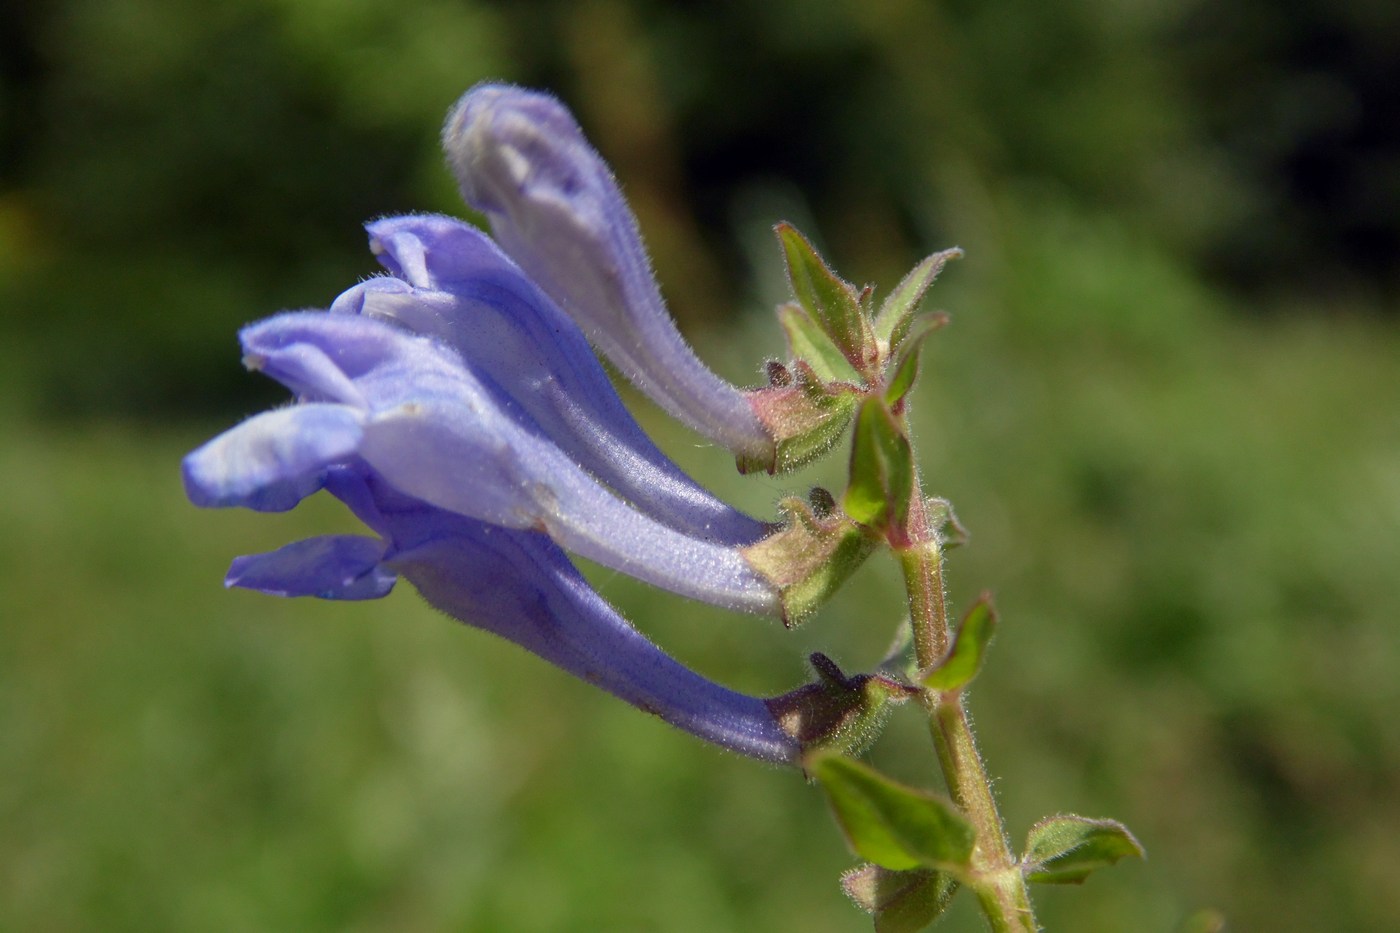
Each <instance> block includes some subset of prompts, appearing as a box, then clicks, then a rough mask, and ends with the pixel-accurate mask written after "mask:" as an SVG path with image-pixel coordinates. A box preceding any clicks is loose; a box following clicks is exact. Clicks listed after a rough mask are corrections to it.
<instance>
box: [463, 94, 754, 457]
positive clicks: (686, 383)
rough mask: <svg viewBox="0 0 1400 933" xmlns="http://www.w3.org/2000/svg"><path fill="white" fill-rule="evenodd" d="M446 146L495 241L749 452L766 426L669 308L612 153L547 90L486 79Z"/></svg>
mask: <svg viewBox="0 0 1400 933" xmlns="http://www.w3.org/2000/svg"><path fill="white" fill-rule="evenodd" d="M443 147H444V150H445V151H446V153H447V159H448V163H449V164H450V165H451V167H452V170H453V172H454V173H455V174H456V176H457V180H458V183H459V185H460V187H461V191H462V196H463V197H464V198H465V199H466V201H467V203H468V204H469V205H471V206H472V207H473V208H475V209H477V210H480V211H482V212H484V213H485V214H486V215H487V218H488V220H489V221H490V223H491V231H492V234H493V236H494V238H495V240H496V242H497V243H498V244H500V247H501V249H503V250H504V251H505V252H506V254H507V255H509V256H510V257H511V259H513V260H514V261H515V262H516V263H517V264H518V265H519V266H520V268H521V269H523V270H524V271H525V273H526V274H527V275H529V276H530V278H531V279H533V280H534V281H535V282H536V283H537V284H538V285H539V287H540V288H541V289H542V290H543V291H544V292H545V293H547V294H548V295H549V296H550V297H551V298H553V299H554V300H555V301H556V302H558V303H559V306H560V307H561V308H563V309H564V311H565V312H567V313H568V314H569V316H570V317H572V318H573V319H574V320H575V321H576V322H577V323H578V325H579V326H580V327H581V328H582V329H583V331H584V333H586V334H587V335H588V339H589V340H590V341H591V342H592V343H593V344H594V345H595V346H596V347H597V348H598V349H599V350H600V351H601V352H602V353H603V354H604V355H605V356H607V357H608V359H609V360H611V361H612V363H613V364H614V365H615V366H616V367H617V368H618V370H619V371H620V372H622V373H623V374H624V375H625V376H626V377H627V378H628V379H629V380H631V381H632V382H633V384H635V385H636V386H637V388H639V389H640V390H641V391H642V392H644V393H646V394H647V395H648V396H649V397H650V398H651V399H652V400H653V401H655V402H656V403H657V404H658V405H660V406H661V407H662V408H663V409H665V410H666V411H667V412H669V413H670V414H671V415H672V416H673V417H675V418H677V419H678V420H680V421H682V422H684V423H685V424H687V425H689V426H690V427H691V428H693V429H694V430H696V431H698V432H700V433H701V434H702V435H704V436H705V437H708V438H710V439H711V440H713V441H715V442H717V443H719V444H722V445H723V446H724V447H725V448H727V449H729V450H731V451H734V452H735V453H737V454H740V455H741V456H742V457H744V458H745V459H755V460H761V459H762V458H764V457H765V456H771V454H772V448H773V438H772V437H771V436H770V435H769V433H768V431H767V429H765V428H764V426H763V424H762V423H761V422H760V420H759V418H758V416H757V415H756V414H755V412H754V411H753V409H752V408H751V406H750V404H749V402H748V398H747V396H746V395H745V394H744V393H743V392H742V391H741V390H740V389H738V388H736V387H735V386H733V385H731V384H729V383H728V382H726V381H724V380H723V379H721V378H720V377H719V376H717V375H715V373H713V372H712V371H711V370H710V369H709V368H708V367H706V366H705V364H704V363H703V362H701V361H700V359H699V358H698V357H697V356H696V355H695V353H694V352H693V351H692V350H691V349H690V347H689V345H688V344H687V343H686V342H685V339H684V338H683V337H682V336H681V333H680V331H679V330H678V329H677V328H676V324H675V321H674V320H672V318H671V316H670V315H669V314H668V313H667V311H666V307H665V305H664V303H663V302H662V299H661V292H660V289H659V288H658V287H657V284H656V279H655V277H654V276H653V275H652V272H651V261H650V259H649V257H648V256H647V252H646V248H645V246H644V245H643V244H642V238H641V233H640V231H639V230H638V228H637V221H636V218H635V217H634V216H633V215H632V211H631V209H630V208H629V207H628V206H627V202H626V200H625V199H624V198H623V196H622V191H621V189H620V188H619V187H618V184H617V181H616V180H615V179H614V178H613V176H612V173H611V171H609V169H608V167H607V164H606V163H605V162H604V161H603V160H602V158H601V157H600V156H599V155H598V153H597V152H596V151H595V150H594V149H593V147H592V146H590V145H589V144H588V141H587V140H586V139H585V138H584V136H583V133H582V131H581V130H580V129H579V128H578V124H577V123H576V122H574V119H573V117H572V116H571V115H570V114H569V112H568V110H567V109H565V108H564V106H563V105H562V104H560V103H559V102H558V101H557V100H555V99H554V98H552V97H550V96H549V95H547V94H541V93H538V92H535V91H528V90H524V89H522V88H516V87H511V86H509V85H500V84H486V85H480V86H478V87H476V88H473V89H472V90H470V91H468V92H467V93H466V95H464V96H463V97H462V99H461V100H460V101H459V102H458V104H457V106H456V107H455V108H454V109H453V111H452V113H451V115H450V116H449V117H448V120H447V123H446V126H445V127H444V129H443Z"/></svg>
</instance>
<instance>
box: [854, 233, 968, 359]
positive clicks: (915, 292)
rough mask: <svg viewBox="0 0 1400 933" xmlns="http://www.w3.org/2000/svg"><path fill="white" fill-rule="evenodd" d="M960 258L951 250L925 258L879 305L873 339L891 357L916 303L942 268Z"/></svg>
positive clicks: (906, 330) (957, 251) (958, 254)
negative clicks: (884, 343)
mask: <svg viewBox="0 0 1400 933" xmlns="http://www.w3.org/2000/svg"><path fill="white" fill-rule="evenodd" d="M962 255H963V251H962V250H961V249H959V248H958V247H956V246H954V247H953V248H952V249H945V250H943V251H942V252H938V253H934V254H933V255H932V256H929V257H928V258H927V259H925V260H924V261H923V262H921V263H919V264H918V265H917V266H915V267H914V268H913V269H911V270H910V271H909V274H908V275H906V276H905V277H904V279H903V281H901V282H900V283H899V284H898V285H896V286H895V288H894V291H892V292H890V294H889V296H888V297H887V298H886V299H885V300H884V303H883V304H881V305H880V310H879V311H878V312H877V313H876V315H875V328H874V329H875V335H876V336H877V337H878V338H879V339H880V340H883V341H885V342H886V343H887V344H888V345H889V348H890V352H891V353H893V352H895V351H896V350H897V349H898V348H899V346H900V344H901V343H903V342H904V339H905V337H906V336H907V335H908V332H909V324H910V322H911V321H912V320H913V319H914V312H915V311H917V310H918V309H919V302H920V301H922V300H923V297H924V293H925V292H927V291H928V289H929V286H930V285H932V284H933V281H934V279H936V278H938V274H939V273H940V272H942V271H943V267H944V266H946V265H947V264H948V263H949V262H950V261H952V260H954V259H961V258H962Z"/></svg>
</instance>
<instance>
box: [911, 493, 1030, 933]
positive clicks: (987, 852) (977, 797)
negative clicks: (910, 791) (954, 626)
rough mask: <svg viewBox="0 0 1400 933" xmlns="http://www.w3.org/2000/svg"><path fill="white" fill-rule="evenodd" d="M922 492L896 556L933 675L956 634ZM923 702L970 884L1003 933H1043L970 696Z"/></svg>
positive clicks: (923, 663)
mask: <svg viewBox="0 0 1400 933" xmlns="http://www.w3.org/2000/svg"><path fill="white" fill-rule="evenodd" d="M918 488H919V487H918V484H917V481H916V484H915V495H914V500H913V502H912V503H911V504H910V512H909V520H908V524H907V525H906V527H905V529H904V533H905V536H906V538H905V541H904V542H902V546H901V547H899V548H897V550H896V553H897V554H898V555H899V561H900V566H901V568H902V569H903V571H904V583H905V589H906V590H907V591H908V594H909V617H910V621H911V623H912V625H913V630H914V652H915V658H916V660H917V663H918V666H919V669H920V670H927V669H928V668H930V667H932V666H934V665H935V664H937V663H938V662H939V661H941V660H942V659H943V657H944V655H945V654H947V651H948V645H949V643H950V631H949V624H948V608H947V601H946V598H945V594H944V587H943V550H942V546H941V542H940V541H939V536H938V532H937V530H936V529H933V528H930V527H929V523H928V511H927V508H926V506H925V505H924V502H923V497H922V496H921V495H920V494H919V492H918ZM923 699H924V708H925V710H926V711H927V712H928V716H929V731H930V732H931V733H932V735H933V744H934V747H935V748H936V749H937V751H938V762H939V764H940V766H941V767H942V769H943V778H944V780H945V781H946V782H947V784H948V791H949V793H950V794H951V796H952V798H953V801H954V802H955V803H956V804H957V805H958V806H959V807H960V808H961V809H962V811H963V813H964V814H965V815H966V816H967V818H968V819H969V820H970V821H971V822H972V826H973V829H974V830H975V831H976V834H977V844H976V846H975V848H974V850H973V856H972V870H971V873H970V877H968V878H966V879H964V881H965V883H966V884H967V886H968V887H970V888H972V890H973V893H975V894H976V895H977V900H978V901H979V902H980V903H981V905H982V911H983V913H985V914H986V915H987V920H988V922H989V923H990V924H991V928H992V930H993V931H995V933H1010V931H1016V933H1035V931H1037V930H1039V929H1040V927H1039V925H1038V924H1037V923H1036V921H1035V914H1034V913H1033V912H1032V909H1031V900H1030V892H1029V891H1028V890H1027V888H1026V881H1025V877H1024V876H1023V875H1022V874H1021V871H1020V869H1019V868H1018V867H1017V865H1016V859H1015V857H1014V856H1013V855H1012V852H1011V848H1010V846H1009V845H1008V844H1007V840H1006V830H1005V829H1004V828H1003V826H1002V821H1001V814H1000V813H999V812H998V811H997V805H996V798H995V797H993V795H992V785H991V781H990V780H989V779H988V777H987V769H986V768H985V767H984V766H983V764H982V756H981V755H980V754H979V753H978V751H977V742H976V740H975V739H974V738H973V735H972V725H971V723H970V722H969V721H968V716H967V710H966V708H965V707H964V705H963V695H962V691H961V690H953V691H949V692H947V693H942V692H938V691H933V690H928V691H925V693H924V698H923Z"/></svg>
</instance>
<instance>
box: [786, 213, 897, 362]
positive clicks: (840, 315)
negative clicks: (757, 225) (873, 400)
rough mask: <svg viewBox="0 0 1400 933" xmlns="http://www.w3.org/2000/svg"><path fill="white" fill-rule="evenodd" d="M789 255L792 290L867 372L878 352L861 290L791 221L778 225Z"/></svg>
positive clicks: (840, 346)
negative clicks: (825, 258) (846, 280)
mask: <svg viewBox="0 0 1400 933" xmlns="http://www.w3.org/2000/svg"><path fill="white" fill-rule="evenodd" d="M775 229H776V232H777V234H778V240H779V242H781V243H782V246H783V254H784V255H785V256H786V257H787V267H788V279H789V281H791V283H792V293H793V295H794V296H795V297H796V298H797V301H798V303H799V304H800V305H802V307H803V308H805V309H806V311H807V313H808V314H809V315H810V316H811V318H812V320H813V321H814V322H815V323H816V324H817V325H818V326H820V327H821V329H822V330H823V331H824V332H825V333H826V335H827V336H828V337H830V338H831V342H832V343H834V344H835V345H836V347H837V349H839V350H840V351H841V352H842V353H843V354H844V355H845V357H846V359H847V360H848V361H849V362H850V364H851V366H852V367H853V368H854V369H855V370H856V371H857V372H865V371H866V368H867V366H868V364H869V363H870V362H873V361H874V360H875V358H876V357H877V355H878V353H879V349H878V344H877V343H876V341H875V334H874V331H872V330H871V327H870V321H869V319H868V318H867V317H866V316H865V314H864V313H863V312H862V310H861V304H860V294H859V293H858V292H857V291H856V290H855V289H854V288H853V287H851V285H849V284H848V283H846V282H844V281H842V280H841V278H840V277H838V276H837V275H836V273H835V272H833V271H832V270H831V267H830V266H828V265H827V264H826V262H825V261H823V260H822V258H821V256H820V255H818V254H817V251H816V250H815V249H814V248H813V247H812V244H811V243H810V242H808V240H807V238H806V237H804V236H803V235H802V234H801V233H798V232H797V228H796V227H793V226H792V225H791V224H786V223H781V224H778V226H777V227H776V228H775Z"/></svg>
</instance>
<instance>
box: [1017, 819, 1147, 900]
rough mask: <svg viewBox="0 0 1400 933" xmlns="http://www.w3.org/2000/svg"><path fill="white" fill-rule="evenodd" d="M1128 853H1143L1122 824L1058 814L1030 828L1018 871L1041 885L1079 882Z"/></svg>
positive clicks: (1144, 856) (1081, 882) (1141, 856)
mask: <svg viewBox="0 0 1400 933" xmlns="http://www.w3.org/2000/svg"><path fill="white" fill-rule="evenodd" d="M1128 856H1133V857H1136V858H1146V857H1147V853H1146V852H1144V851H1143V848H1142V845H1141V844H1140V843H1139V842H1138V841H1137V839H1135V838H1133V834H1132V833H1130V832H1128V827H1126V826H1124V825H1123V824H1122V823H1120V822H1118V821H1117V820H1093V819H1089V818H1088V817H1085V816H1075V815H1073V814H1062V815H1060V816H1051V817H1047V818H1045V819H1043V820H1041V821H1040V822H1039V823H1036V824H1035V825H1034V826H1032V827H1031V831H1030V833H1029V835H1027V837H1026V854H1025V856H1024V857H1023V859H1022V871H1024V872H1025V874H1026V880H1027V881H1036V882H1040V883H1041V884H1083V883H1084V879H1085V878H1087V877H1089V873H1090V872H1091V871H1093V870H1095V869H1096V868H1105V867H1107V866H1109V865H1112V864H1114V863H1115V862H1117V861H1118V860H1119V859H1122V858H1127V857H1128Z"/></svg>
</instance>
